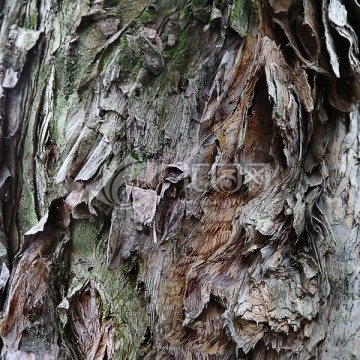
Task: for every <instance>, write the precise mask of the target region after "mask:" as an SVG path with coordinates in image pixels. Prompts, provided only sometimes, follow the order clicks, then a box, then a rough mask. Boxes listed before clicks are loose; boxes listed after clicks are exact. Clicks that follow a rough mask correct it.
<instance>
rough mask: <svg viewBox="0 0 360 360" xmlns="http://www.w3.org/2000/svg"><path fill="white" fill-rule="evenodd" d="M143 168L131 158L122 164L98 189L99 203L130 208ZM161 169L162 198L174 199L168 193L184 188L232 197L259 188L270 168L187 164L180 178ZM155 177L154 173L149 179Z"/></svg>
mask: <svg viewBox="0 0 360 360" xmlns="http://www.w3.org/2000/svg"><path fill="white" fill-rule="evenodd" d="M146 166H147V163H146V162H141V161H139V160H137V159H134V158H132V157H131V158H128V159H126V161H123V162H122V164H121V166H120V167H119V168H118V170H117V171H116V172H115V173H114V175H113V176H112V178H111V179H110V180H109V181H108V183H107V184H106V185H105V186H104V188H103V189H102V191H101V194H100V196H99V198H100V200H102V201H103V202H105V203H108V204H111V205H113V206H117V207H121V208H131V206H132V200H131V189H132V186H137V178H138V177H139V176H140V175H144V172H145V169H146ZM155 168H156V167H155ZM158 168H161V166H159V167H158ZM162 169H163V173H164V174H163V175H162V176H158V178H159V179H160V181H161V179H162V182H163V184H162V186H163V191H162V192H161V194H162V196H165V197H166V196H174V192H173V191H170V190H171V188H173V187H176V188H177V189H178V190H183V191H186V188H187V187H188V186H190V187H191V188H192V190H193V191H195V192H196V193H199V194H201V193H204V192H206V191H214V192H217V193H221V194H234V193H237V192H239V191H240V190H241V189H242V187H243V186H244V185H246V186H248V187H249V186H250V187H253V188H260V187H262V186H263V185H264V183H265V182H266V181H267V180H269V179H270V177H271V166H270V164H267V163H248V164H240V163H235V164H206V163H200V164H191V165H188V166H187V168H186V171H185V170H184V171H183V175H184V176H181V175H180V174H179V173H181V172H182V170H180V169H175V170H174V169H173V168H172V167H171V166H169V167H168V168H166V167H165V165H164V166H163V168H162ZM174 173H175V175H174ZM169 174H170V175H169ZM156 175H158V174H153V175H152V176H156ZM174 179H176V180H174ZM167 189H169V191H167ZM167 194H171V195H167Z"/></svg>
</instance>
